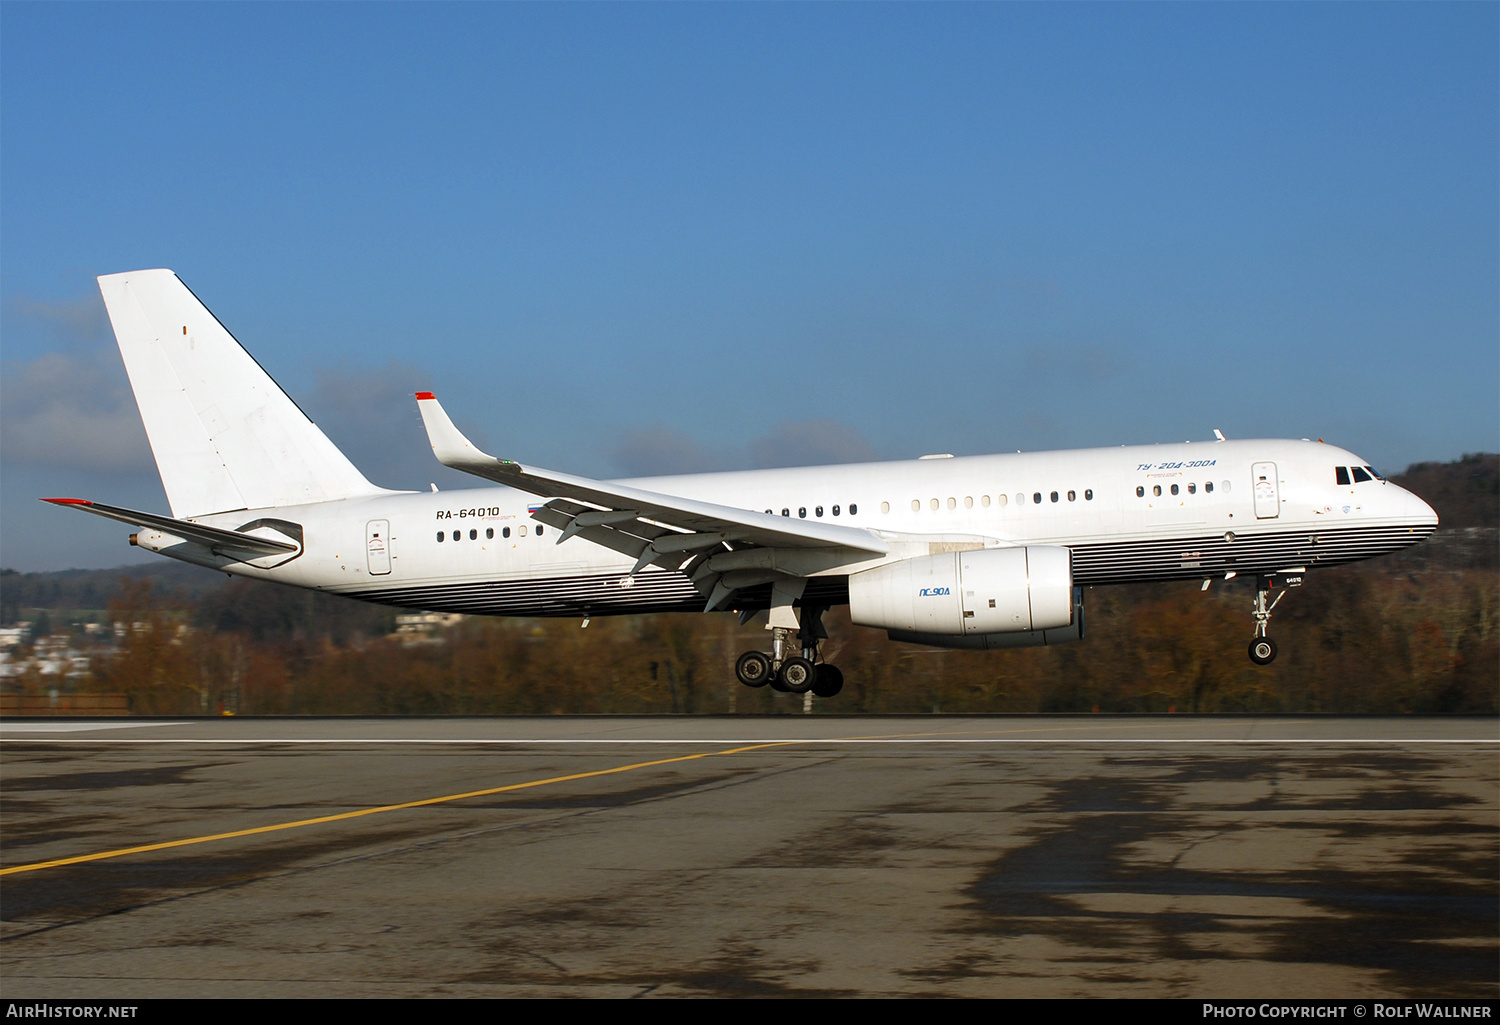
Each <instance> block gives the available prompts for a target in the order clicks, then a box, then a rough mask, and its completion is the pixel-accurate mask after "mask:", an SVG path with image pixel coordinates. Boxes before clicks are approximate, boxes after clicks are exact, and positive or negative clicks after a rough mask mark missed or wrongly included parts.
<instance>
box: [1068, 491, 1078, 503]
mask: <svg viewBox="0 0 1500 1025" xmlns="http://www.w3.org/2000/svg"><path fill="white" fill-rule="evenodd" d="M1068 501H1070V502H1076V501H1078V492H1076V491H1069V492H1068Z"/></svg>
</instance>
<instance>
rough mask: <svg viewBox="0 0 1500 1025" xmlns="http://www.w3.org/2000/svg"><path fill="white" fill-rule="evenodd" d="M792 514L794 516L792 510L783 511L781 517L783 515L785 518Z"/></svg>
mask: <svg viewBox="0 0 1500 1025" xmlns="http://www.w3.org/2000/svg"><path fill="white" fill-rule="evenodd" d="M791 514H792V511H791V510H790V509H783V510H781V515H783V516H790V515H791Z"/></svg>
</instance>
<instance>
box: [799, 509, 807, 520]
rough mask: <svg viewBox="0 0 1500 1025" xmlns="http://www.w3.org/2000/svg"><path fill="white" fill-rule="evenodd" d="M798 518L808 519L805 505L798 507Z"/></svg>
mask: <svg viewBox="0 0 1500 1025" xmlns="http://www.w3.org/2000/svg"><path fill="white" fill-rule="evenodd" d="M797 516H798V517H799V518H800V519H804V520H805V519H807V506H805V505H801V506H798V507H797Z"/></svg>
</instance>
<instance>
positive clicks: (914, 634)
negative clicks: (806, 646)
mask: <svg viewBox="0 0 1500 1025" xmlns="http://www.w3.org/2000/svg"><path fill="white" fill-rule="evenodd" d="M1082 605H1083V601H1082V595H1081V592H1080V591H1079V590H1077V589H1075V588H1074V587H1073V558H1072V552H1070V551H1069V550H1068V549H1066V548H1060V547H1054V546H1050V545H1032V546H1029V547H1025V548H983V549H979V550H976V551H969V552H941V553H939V554H936V555H925V556H921V557H919V558H915V559H903V560H901V561H900V562H893V563H889V564H887V565H884V566H877V567H876V568H875V569H870V570H865V571H864V572H862V573H854V574H851V575H850V576H849V613H850V616H851V618H852V619H853V621H854V622H855V623H857V624H859V625H860V626H874V627H883V628H885V629H886V630H887V631H888V632H889V634H890V637H891V639H892V640H897V641H910V642H912V643H916V644H930V645H936V646H939V647H951V648H1002V647H1004V648H1009V647H1022V646H1027V645H1034V644H1056V643H1059V642H1062V641H1071V640H1078V639H1079V638H1080V637H1082V636H1083V608H1082Z"/></svg>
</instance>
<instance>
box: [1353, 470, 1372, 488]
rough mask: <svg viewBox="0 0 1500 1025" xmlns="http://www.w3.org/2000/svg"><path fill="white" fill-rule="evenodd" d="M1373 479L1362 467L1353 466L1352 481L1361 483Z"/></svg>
mask: <svg viewBox="0 0 1500 1025" xmlns="http://www.w3.org/2000/svg"><path fill="white" fill-rule="evenodd" d="M1374 479H1375V478H1373V477H1371V476H1370V475H1369V474H1368V473H1366V472H1365V471H1364V469H1363V468H1362V467H1359V466H1356V467H1355V468H1354V483H1356V484H1363V483H1364V482H1365V481H1367V480H1374Z"/></svg>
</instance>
